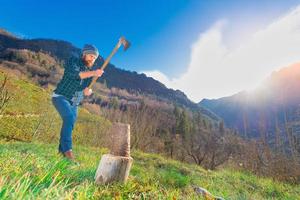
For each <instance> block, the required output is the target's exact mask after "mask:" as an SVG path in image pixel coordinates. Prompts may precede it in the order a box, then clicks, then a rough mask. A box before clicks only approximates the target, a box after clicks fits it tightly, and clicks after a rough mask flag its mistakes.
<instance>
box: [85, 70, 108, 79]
mask: <svg viewBox="0 0 300 200" xmlns="http://www.w3.org/2000/svg"><path fill="white" fill-rule="evenodd" d="M102 74H103V70H101V69H97V70H94V71H88V72H80V73H79V76H80V78H81V79H86V78H90V77H93V76H97V77H100V76H102Z"/></svg>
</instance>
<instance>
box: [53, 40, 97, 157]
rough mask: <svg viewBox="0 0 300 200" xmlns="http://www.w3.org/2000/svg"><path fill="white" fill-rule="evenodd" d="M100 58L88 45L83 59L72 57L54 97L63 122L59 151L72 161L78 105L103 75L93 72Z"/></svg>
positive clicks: (83, 51)
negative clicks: (73, 136)
mask: <svg viewBox="0 0 300 200" xmlns="http://www.w3.org/2000/svg"><path fill="white" fill-rule="evenodd" d="M98 56H99V52H98V49H97V48H96V47H95V46H94V45H89V44H86V45H85V46H84V47H83V49H82V53H81V57H79V58H76V57H71V58H70V59H69V60H68V61H67V62H66V63H65V65H64V68H65V71H64V75H63V77H62V79H61V81H60V82H59V83H58V85H57V87H56V89H55V90H54V92H53V95H52V103H53V105H54V107H55V108H56V110H57V111H58V113H59V115H60V116H61V118H62V120H63V123H62V127H61V131H60V141H59V147H58V151H59V152H60V153H61V154H62V155H63V156H64V157H66V158H68V159H70V160H74V155H73V152H72V131H73V128H74V124H75V121H76V119H77V108H78V105H79V104H80V102H81V100H82V99H83V98H84V96H90V95H91V94H92V91H91V90H90V89H88V86H89V84H90V83H91V81H92V79H93V77H100V76H101V75H102V74H103V71H102V70H100V69H97V70H92V67H93V65H94V62H95V60H96V59H97V57H98Z"/></svg>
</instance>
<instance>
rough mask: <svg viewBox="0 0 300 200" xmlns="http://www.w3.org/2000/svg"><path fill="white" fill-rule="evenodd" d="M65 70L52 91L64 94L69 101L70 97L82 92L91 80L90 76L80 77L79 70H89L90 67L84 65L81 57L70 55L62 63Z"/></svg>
mask: <svg viewBox="0 0 300 200" xmlns="http://www.w3.org/2000/svg"><path fill="white" fill-rule="evenodd" d="M64 68H65V71H64V75H63V77H62V79H61V80H60V82H59V83H58V84H57V87H56V89H55V90H54V93H55V94H57V95H63V96H65V97H66V98H67V99H68V100H69V101H72V98H73V97H75V96H76V95H78V93H82V95H83V90H84V89H85V88H86V87H88V86H89V84H90V83H91V82H92V79H93V78H92V77H90V78H86V79H81V78H80V76H79V73H80V72H85V71H91V70H92V69H90V68H88V67H86V66H85V65H84V63H83V62H82V60H81V58H80V57H79V58H77V57H71V58H70V59H69V60H68V61H67V62H66V63H65V65H64Z"/></svg>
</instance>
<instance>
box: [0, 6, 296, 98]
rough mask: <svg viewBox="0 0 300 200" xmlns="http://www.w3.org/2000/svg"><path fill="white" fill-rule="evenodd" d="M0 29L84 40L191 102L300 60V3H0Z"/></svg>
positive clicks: (246, 85) (255, 81)
mask: <svg viewBox="0 0 300 200" xmlns="http://www.w3.org/2000/svg"><path fill="white" fill-rule="evenodd" d="M0 27H1V28H4V29H6V30H8V31H9V32H12V33H14V34H16V35H18V36H19V37H22V38H27V39H32V38H51V39H59V40H66V41H69V42H71V43H72V44H74V45H75V46H76V47H78V48H82V46H83V45H84V44H86V43H91V44H94V45H96V46H97V47H98V49H99V51H100V54H101V55H102V56H103V57H106V56H108V55H109V54H110V52H111V50H112V49H113V47H114V45H115V44H116V42H117V41H118V39H119V37H120V36H125V37H126V38H127V39H128V40H130V42H131V43H132V46H131V47H130V49H128V51H126V52H122V51H119V52H118V53H117V54H116V55H115V56H114V57H113V59H112V60H111V62H112V63H113V64H115V65H116V66H117V67H119V68H122V69H126V70H130V71H137V72H139V73H145V74H146V75H147V76H151V77H153V78H155V79H157V80H159V81H161V82H162V83H163V84H165V85H166V86H167V87H169V88H173V89H180V90H182V91H183V92H184V93H185V94H186V95H187V96H188V97H189V98H190V99H191V100H193V101H194V102H199V101H200V100H201V99H203V98H208V99H212V98H220V97H224V96H229V95H232V94H235V93H237V92H239V91H242V90H251V89H253V88H255V87H257V86H258V85H259V84H260V83H261V82H262V81H263V80H264V79H265V78H267V77H268V76H269V75H270V74H271V73H272V71H274V70H278V69H279V68H281V67H284V66H286V65H289V64H292V63H294V62H299V61H300V37H299V36H300V0H259V1H258V0H252V1H250V0H248V1H246V0H222V1H220V0H206V1H202V0H151V1H149V0H126V1H125V0H116V1H113V0H90V1H83V0H77V1H75V0H72V1H71V0H65V1H58V0H52V1H44V0H39V1H37V0H26V1H25V0H9V1H8V0H0Z"/></svg>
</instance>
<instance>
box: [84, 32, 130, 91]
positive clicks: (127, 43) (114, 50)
mask: <svg viewBox="0 0 300 200" xmlns="http://www.w3.org/2000/svg"><path fill="white" fill-rule="evenodd" d="M122 45H123V46H124V51H126V50H127V49H128V48H129V47H130V42H129V41H128V40H126V39H125V37H123V36H122V37H120V39H119V41H118V43H117V45H116V46H115V48H114V49H113V51H112V52H111V53H110V55H109V56H108V57H107V58H106V60H105V61H104V63H103V65H102V66H101V68H100V69H102V70H104V69H105V67H106V66H107V64H108V63H109V61H110V59H111V58H112V57H113V55H114V54H115V53H116V52H117V51H118V49H119V48H120V47H121V46H122ZM97 79H98V77H93V80H92V82H91V84H90V85H89V87H88V88H89V89H91V88H92V86H93V85H94V84H95V83H96V82H97Z"/></svg>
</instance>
